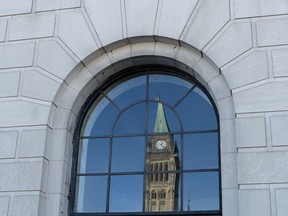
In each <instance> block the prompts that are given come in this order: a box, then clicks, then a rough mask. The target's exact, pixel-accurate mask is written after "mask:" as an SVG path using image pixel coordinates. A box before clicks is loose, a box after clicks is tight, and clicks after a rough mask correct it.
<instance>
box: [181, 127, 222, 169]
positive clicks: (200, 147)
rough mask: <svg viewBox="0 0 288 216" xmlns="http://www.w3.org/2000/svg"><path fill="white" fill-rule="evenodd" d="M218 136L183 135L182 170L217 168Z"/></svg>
mask: <svg viewBox="0 0 288 216" xmlns="http://www.w3.org/2000/svg"><path fill="white" fill-rule="evenodd" d="M218 155H219V153H218V134H217V133H201V134H186V135H184V160H183V162H184V169H212V168H218V167H219V163H218V160H219V159H218Z"/></svg>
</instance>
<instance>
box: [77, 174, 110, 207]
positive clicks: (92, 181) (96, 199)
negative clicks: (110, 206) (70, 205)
mask: <svg viewBox="0 0 288 216" xmlns="http://www.w3.org/2000/svg"><path fill="white" fill-rule="evenodd" d="M76 184H77V185H76V188H77V189H76V196H75V211H76V212H105V210H106V195H107V177H106V176H79V177H77V183H76Z"/></svg>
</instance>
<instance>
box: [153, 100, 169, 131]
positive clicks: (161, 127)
mask: <svg viewBox="0 0 288 216" xmlns="http://www.w3.org/2000/svg"><path fill="white" fill-rule="evenodd" d="M155 100H157V101H158V108H157V114H156V122H155V127H154V132H155V133H165V132H169V131H170V130H169V127H168V124H167V120H166V116H165V112H164V107H163V104H162V103H160V102H159V100H160V98H159V96H156V97H155Z"/></svg>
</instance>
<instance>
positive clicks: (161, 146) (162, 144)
mask: <svg viewBox="0 0 288 216" xmlns="http://www.w3.org/2000/svg"><path fill="white" fill-rule="evenodd" d="M166 147H167V143H166V142H165V141H164V140H158V141H157V142H156V148H157V149H161V150H162V149H165V148H166Z"/></svg>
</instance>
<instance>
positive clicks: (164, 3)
mask: <svg viewBox="0 0 288 216" xmlns="http://www.w3.org/2000/svg"><path fill="white" fill-rule="evenodd" d="M287 14H288V2H287V0H274V1H269V0H253V1H251V0H217V1H216V0H70V1H67V0H50V1H48V0H2V1H1V2H0V174H1V176H0V215H3V216H18V215H25V216H36V215H37V216H60V215H61V216H62V215H63V216H64V215H65V216H66V215H69V206H70V205H71V203H70V200H71V199H70V194H71V179H72V177H73V175H72V174H73V171H71V169H72V167H73V163H75V160H76V158H75V155H74V154H75V153H73V152H75V150H73V149H74V148H75V145H77V144H75V134H76V132H75V131H76V130H77V127H79V116H81V112H82V111H83V110H82V108H83V107H84V105H85V103H87V101H88V100H89V98H90V97H91V95H93V93H94V94H95V90H97V89H98V88H100V87H101V86H102V84H103V83H105V82H106V83H107V82H109V80H110V79H111V77H113V76H117V75H119V74H121V73H122V72H123V71H125V70H127V69H129V68H132V67H145V66H147V65H157V66H161V67H169V68H173V70H175V71H181V72H183V75H184V74H189V76H191V77H193V79H195V80H197V81H198V82H199V83H201V85H202V86H203V87H204V88H205V89H206V90H207V92H209V94H210V95H211V98H212V99H213V102H214V103H215V105H216V107H217V111H218V114H219V119H218V120H219V133H220V144H219V146H220V152H219V154H220V158H221V215H222V216H255V215H261V216H286V215H287V212H288V207H287V200H288V172H287V167H288V160H287V158H288V141H287V140H288V139H287V138H288V135H287V134H288V130H287V128H288V103H287V101H288V94H287V92H288V79H287V77H288V63H287V62H288V61H287V59H288V46H287V45H288V30H287V25H288V16H287ZM134 72H135V74H137V73H138V72H137V70H135V71H134ZM181 72H178V73H181ZM103 127H104V125H103ZM73 137H74V138H73ZM156 139H157V140H158V138H156V137H154V138H152V140H151V143H153V142H154V143H155V146H156V143H157V141H156ZM165 139H167V142H166V144H167V145H168V146H169V145H170V146H171V145H172V140H173V138H172V137H169V138H168V137H166V138H165ZM161 140H162V138H161ZM163 140H164V139H163ZM168 140H169V141H168ZM158 141H159V140H158ZM158 145H159V147H160V148H161V146H163V144H162V145H161V144H160V143H159V144H158ZM164 145H165V144H164ZM168 160H175V162H173V163H175V164H177V162H176V161H177V160H176V158H175V157H174V159H171V158H169V159H168V158H165V159H164V158H163V162H164V161H168ZM147 163H153V162H152V159H148V161H147ZM171 163H172V162H171ZM162 166H163V167H165V163H164V165H162ZM175 166H177V165H175ZM168 167H169V165H168ZM153 178H154V177H153ZM155 178H156V176H155ZM159 178H160V176H159ZM163 178H164V175H163ZM168 178H170V177H168ZM171 178H172V177H171ZM175 179H176V176H175ZM147 182H148V181H147ZM170 185H171V184H170ZM147 187H148V186H147ZM149 187H150V189H149V193H151V194H152V191H153V190H156V185H155V187H154V186H153V185H152V184H149ZM168 187H170V186H168V185H167V187H166V190H168ZM174 191H176V189H175V190H174ZM160 196H161V191H160ZM165 196H166V197H167V194H166V195H165ZM163 197H164V193H163ZM172 197H173V196H172ZM172 197H171V200H172V199H173V198H172ZM147 202H150V201H148V200H147ZM191 202H192V201H191ZM151 204H152V203H151ZM148 206H149V205H148ZM187 206H188V204H187ZM174 207H175V204H174ZM174 207H173V208H174ZM151 208H152V207H151ZM169 208H172V202H171V207H169Z"/></svg>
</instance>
